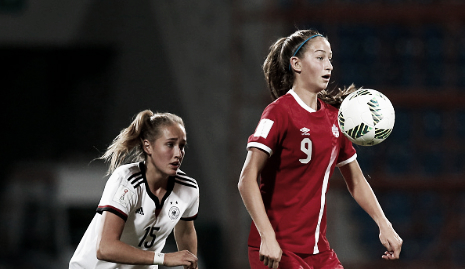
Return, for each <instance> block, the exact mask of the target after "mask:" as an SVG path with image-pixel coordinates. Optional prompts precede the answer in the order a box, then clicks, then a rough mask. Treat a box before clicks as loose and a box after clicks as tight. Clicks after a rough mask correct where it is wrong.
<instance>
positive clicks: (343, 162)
mask: <svg viewBox="0 0 465 269" xmlns="http://www.w3.org/2000/svg"><path fill="white" fill-rule="evenodd" d="M355 159H357V153H355V154H354V155H352V157H350V158H349V159H347V160H345V161H342V162H340V163H338V164H336V167H341V166H344V165H346V164H348V163H351V162H353V161H355Z"/></svg>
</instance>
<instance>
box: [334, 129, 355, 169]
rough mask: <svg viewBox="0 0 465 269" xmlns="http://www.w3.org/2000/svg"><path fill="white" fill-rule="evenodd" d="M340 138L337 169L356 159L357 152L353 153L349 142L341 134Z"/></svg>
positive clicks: (353, 149) (353, 150)
mask: <svg viewBox="0 0 465 269" xmlns="http://www.w3.org/2000/svg"><path fill="white" fill-rule="evenodd" d="M340 134H341V137H340V143H341V147H340V150H339V157H338V159H337V164H336V166H337V167H341V166H344V165H346V164H348V163H351V162H353V161H354V160H355V159H357V152H356V151H355V148H354V146H353V144H352V142H350V140H349V139H348V138H347V137H346V136H345V135H344V134H342V133H340Z"/></svg>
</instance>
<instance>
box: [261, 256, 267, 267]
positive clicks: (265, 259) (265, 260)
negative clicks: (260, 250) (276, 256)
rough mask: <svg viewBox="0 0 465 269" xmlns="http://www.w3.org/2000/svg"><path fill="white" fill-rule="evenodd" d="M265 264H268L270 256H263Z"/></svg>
mask: <svg viewBox="0 0 465 269" xmlns="http://www.w3.org/2000/svg"><path fill="white" fill-rule="evenodd" d="M262 261H263V265H265V266H268V257H265V256H263V260H262Z"/></svg>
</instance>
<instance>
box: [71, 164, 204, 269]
mask: <svg viewBox="0 0 465 269" xmlns="http://www.w3.org/2000/svg"><path fill="white" fill-rule="evenodd" d="M198 207H199V188H198V185H197V181H195V180H194V179H193V178H190V177H188V176H187V175H186V174H185V173H184V172H182V171H180V170H178V172H177V175H176V176H174V177H170V178H169V180H168V186H167V191H166V194H165V196H164V197H163V199H162V200H161V201H159V200H158V198H157V197H156V196H155V195H154V194H153V193H152V192H151V191H150V189H149V187H148V185H147V180H146V178H145V165H144V163H143V162H141V163H131V164H126V165H122V166H120V167H118V168H117V169H116V170H115V171H114V172H113V174H112V175H111V176H110V178H109V179H108V181H107V183H106V186H105V189H104V191H103V194H102V198H101V199H100V203H99V205H98V208H97V213H96V214H95V216H94V218H93V220H92V222H91V223H90V225H89V227H88V228H87V230H86V232H85V233H84V236H83V238H82V239H81V242H80V243H79V245H78V247H77V249H76V251H75V253H74V255H73V257H72V258H71V261H70V263H69V268H70V269H78V268H79V269H82V268H85V269H94V268H98V269H110V268H111V269H116V268H118V269H139V268H141V269H142V268H144V269H147V268H150V269H155V268H158V266H157V265H126V264H124V265H123V264H116V263H110V262H106V261H101V260H98V259H97V254H96V253H97V232H98V231H97V229H98V227H99V226H100V222H101V220H102V216H101V214H102V213H103V211H109V212H111V213H113V214H116V215H117V216H119V217H121V218H122V219H124V220H125V222H126V223H125V225H124V229H123V232H122V234H121V239H120V240H121V241H122V242H125V243H126V244H128V245H131V246H133V247H136V248H139V249H142V250H150V251H155V252H161V251H162V249H163V247H164V246H165V242H166V238H167V237H168V235H169V234H170V233H171V232H172V231H173V229H174V226H175V225H176V224H177V223H178V221H179V220H185V221H189V220H194V219H195V218H196V217H197V213H198Z"/></svg>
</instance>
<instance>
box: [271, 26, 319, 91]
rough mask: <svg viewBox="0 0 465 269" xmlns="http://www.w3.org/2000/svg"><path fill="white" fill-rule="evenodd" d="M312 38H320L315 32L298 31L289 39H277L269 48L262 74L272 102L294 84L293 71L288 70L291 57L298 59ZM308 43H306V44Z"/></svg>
mask: <svg viewBox="0 0 465 269" xmlns="http://www.w3.org/2000/svg"><path fill="white" fill-rule="evenodd" d="M312 36H321V34H320V33H318V32H317V31H315V30H299V31H296V32H295V33H293V34H292V35H290V36H289V37H282V38H280V39H278V41H276V42H275V43H274V44H273V45H271V47H270V51H269V53H268V56H267V57H266V59H265V62H264V63H263V73H264V74H265V80H266V82H267V85H268V88H269V89H270V92H271V97H272V98H273V100H276V99H278V98H279V97H280V96H283V95H284V94H286V93H287V92H288V91H289V90H290V89H291V88H292V85H293V84H294V71H293V70H292V69H290V68H289V64H290V59H291V57H292V56H297V57H300V56H301V55H303V53H304V52H305V49H304V47H305V46H306V45H307V44H308V43H310V42H311V41H310V40H309V39H311V37H312ZM306 41H308V42H306Z"/></svg>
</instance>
